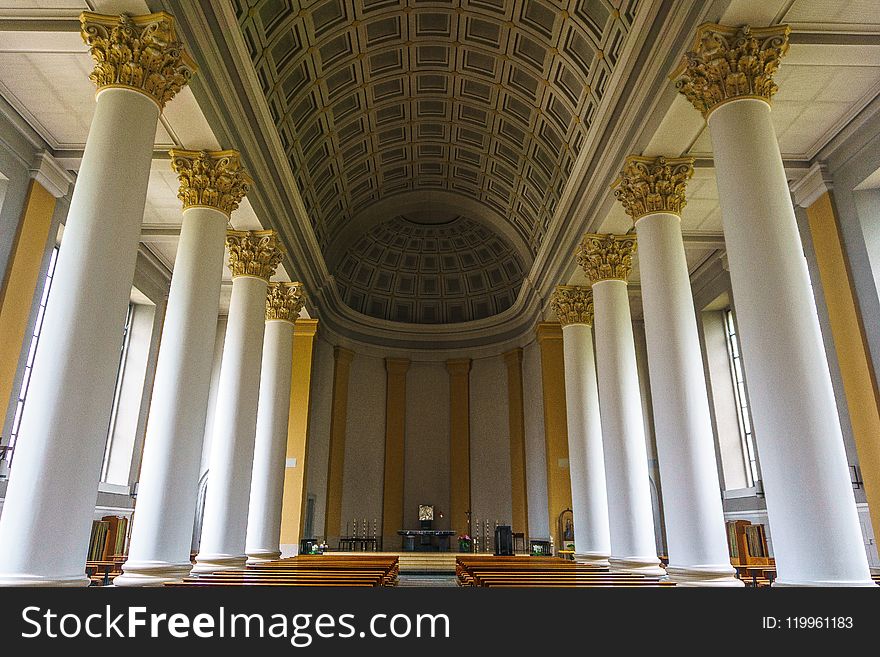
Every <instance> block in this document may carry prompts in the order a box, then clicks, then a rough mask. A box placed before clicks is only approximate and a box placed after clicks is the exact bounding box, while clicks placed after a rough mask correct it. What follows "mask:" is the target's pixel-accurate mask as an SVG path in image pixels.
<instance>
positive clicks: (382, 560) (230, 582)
mask: <svg viewBox="0 0 880 657" xmlns="http://www.w3.org/2000/svg"><path fill="white" fill-rule="evenodd" d="M399 572H400V565H399V563H398V558H397V557H396V556H388V555H369V554H364V555H344V556H343V555H335V554H334V555H331V554H321V555H300V556H296V557H291V558H289V559H279V560H278V561H267V562H265V563H260V564H252V565H248V566H247V568H246V569H245V570H221V571H218V572H215V573H210V574H205V575H193V576H190V577H187V578H186V579H183V580H181V581H179V582H171V583H169V584H166V586H175V587H180V586H339V587H353V586H354V587H380V586H395V585H396V584H397V576H398V574H399Z"/></svg>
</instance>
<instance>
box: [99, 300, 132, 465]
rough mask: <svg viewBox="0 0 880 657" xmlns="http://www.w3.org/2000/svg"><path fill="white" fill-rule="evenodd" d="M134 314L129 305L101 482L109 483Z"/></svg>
mask: <svg viewBox="0 0 880 657" xmlns="http://www.w3.org/2000/svg"><path fill="white" fill-rule="evenodd" d="M133 314H134V304H131V303H129V304H128V314H127V315H126V316H125V327H124V328H123V329H122V349H121V350H120V351H119V365H118V366H117V367H116V386H115V387H114V389H113V408H112V410H111V411H110V424H109V425H108V426H107V443H106V445H105V447H104V465H103V466H102V467H101V481H107V474H108V470H109V469H110V451H111V450H112V448H113V433H114V431H115V430H116V417H117V415H118V413H119V398H120V395H121V394H122V374H123V372H124V370H125V356H126V354H127V353H128V343H129V338H130V336H131V317H132V315H133Z"/></svg>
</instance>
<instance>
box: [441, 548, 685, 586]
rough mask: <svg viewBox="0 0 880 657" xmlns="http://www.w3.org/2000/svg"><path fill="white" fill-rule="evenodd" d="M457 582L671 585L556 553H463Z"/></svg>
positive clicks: (470, 584)
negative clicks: (577, 561)
mask: <svg viewBox="0 0 880 657" xmlns="http://www.w3.org/2000/svg"><path fill="white" fill-rule="evenodd" d="M455 574H456V576H457V578H458V583H459V586H483V587H490V588H497V587H508V588H511V587H557V588H602V587H620V586H623V587H646V586H647V587H657V586H674V584H673V583H672V582H668V581H665V580H661V579H660V578H658V577H645V576H643V575H632V574H629V573H612V572H610V571H609V570H608V569H607V568H599V567H596V566H592V565H588V564H580V563H575V562H574V561H570V560H567V559H560V558H558V557H535V556H514V557H496V556H494V555H470V554H469V555H462V556H460V557H458V558H457V559H456V564H455Z"/></svg>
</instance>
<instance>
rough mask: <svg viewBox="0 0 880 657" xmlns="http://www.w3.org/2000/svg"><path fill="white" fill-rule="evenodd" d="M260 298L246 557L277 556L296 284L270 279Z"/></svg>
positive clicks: (297, 303)
mask: <svg viewBox="0 0 880 657" xmlns="http://www.w3.org/2000/svg"><path fill="white" fill-rule="evenodd" d="M269 288H270V289H269V296H268V298H267V300H266V334H265V337H264V339H263V364H262V368H261V372H260V403H259V407H258V410H257V434H256V442H255V446H254V467H253V474H252V477H251V497H250V505H249V507H248V525H247V538H246V541H245V548H246V549H245V551H246V552H247V556H248V561H249V562H252V563H257V562H260V561H271V560H272V559H278V558H279V557H280V556H281V545H280V542H281V510H282V502H283V497H284V474H285V471H286V455H287V424H288V420H289V419H290V387H291V373H292V370H293V360H292V356H293V329H294V322H295V321H296V317H297V315H298V314H299V311H300V309H301V308H302V298H301V292H302V286H301V285H300V284H299V283H271V284H270V285H269Z"/></svg>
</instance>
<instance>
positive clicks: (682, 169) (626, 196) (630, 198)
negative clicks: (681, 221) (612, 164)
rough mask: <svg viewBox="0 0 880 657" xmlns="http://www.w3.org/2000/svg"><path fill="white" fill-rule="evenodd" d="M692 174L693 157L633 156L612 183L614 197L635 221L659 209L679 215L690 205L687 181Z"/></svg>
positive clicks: (659, 210)
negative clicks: (686, 195)
mask: <svg viewBox="0 0 880 657" xmlns="http://www.w3.org/2000/svg"><path fill="white" fill-rule="evenodd" d="M693 175H694V158H692V157H674V158H665V157H642V156H639V155H630V156H629V157H628V158H626V161H625V162H624V164H623V171H621V172H620V177H619V178H618V179H617V180H616V181H615V182H614V184H613V187H614V196H615V197H616V198H617V200H618V201H620V203H621V205H623V209H624V210H625V211H626V213H627V214H628V215H629V216H630V218H631V219H632V220H633V221H634V222H635V221H638V220H639V219H641V218H642V217H644V216H645V215H648V214H653V213H656V212H664V213H668V214H675V215H680V214H681V209H682V208H683V207H684V206H685V205H686V204H687V199H686V198H685V189H686V188H687V181H688V180H690V178H691V177H693Z"/></svg>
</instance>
